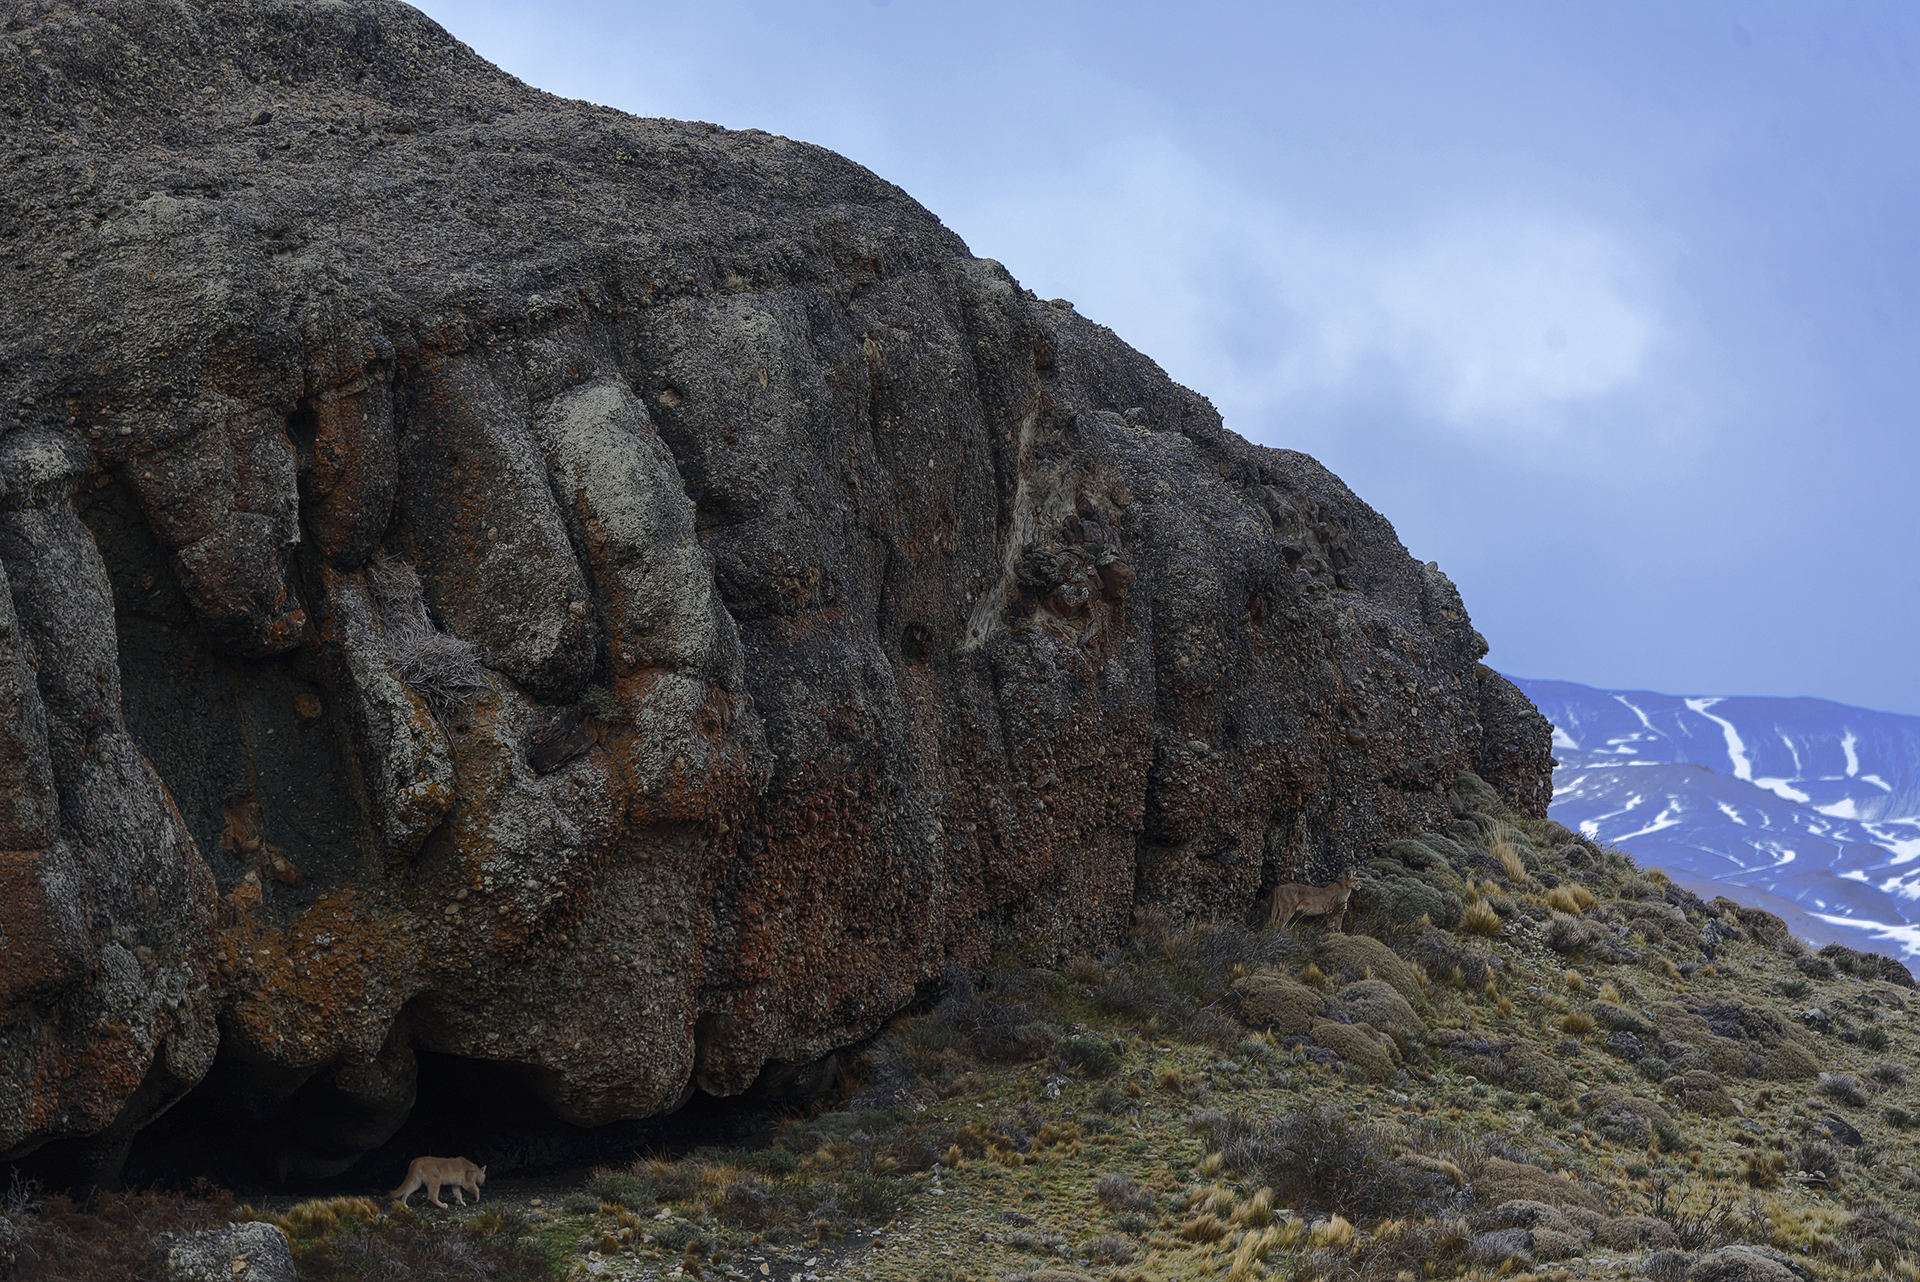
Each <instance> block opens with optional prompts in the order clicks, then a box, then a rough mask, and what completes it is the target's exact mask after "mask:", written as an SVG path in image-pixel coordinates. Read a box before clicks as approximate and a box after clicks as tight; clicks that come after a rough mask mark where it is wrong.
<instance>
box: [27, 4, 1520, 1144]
mask: <svg viewBox="0 0 1920 1282" xmlns="http://www.w3.org/2000/svg"><path fill="white" fill-rule="evenodd" d="M0 13H3V14H4V17H5V23H4V32H0V158H3V159H4V163H5V165H6V169H5V173H4V177H0V279H4V282H5V289H4V291H0V566H3V567H4V574H5V585H6V589H7V590H6V591H5V592H0V935H3V936H4V947H5V950H6V951H5V956H6V964H5V969H4V971H0V1021H3V1023H0V1160H12V1159H15V1158H19V1157H21V1156H23V1155H26V1154H29V1153H33V1152H35V1151H36V1150H38V1151H39V1155H38V1158H37V1159H36V1160H39V1161H41V1162H43V1163H44V1164H45V1165H46V1167H47V1168H48V1169H54V1170H64V1171H69V1172H75V1173H78V1174H79V1175H82V1176H89V1175H92V1176H97V1175H101V1174H104V1175H108V1176H110V1175H111V1173H112V1172H113V1170H114V1169H115V1168H116V1164H117V1163H118V1162H119V1161H120V1160H121V1157H122V1155H123V1154H124V1153H125V1151H126V1146H127V1143H128V1141H129V1140H130V1139H131V1137H132V1136H133V1135H134V1134H135V1133H136V1132H137V1131H138V1130H139V1129H140V1128H141V1127H142V1126H144V1125H145V1124H147V1123H148V1122H149V1121H150V1120H151V1119H153V1118H154V1117H155V1116H156V1115H157V1114H159V1113H160V1112H161V1111H163V1110H164V1109H166V1108H167V1107H168V1106H170V1105H171V1104H172V1103H173V1102H174V1101H176V1100H177V1099H179V1098H180V1096H181V1095H182V1094H183V1093H184V1092H186V1091H187V1090H189V1089H190V1088H191V1087H192V1086H194V1084H196V1083H198V1082H200V1081H201V1080H202V1079H203V1078H206V1077H207V1076H208V1075H209V1073H211V1074H212V1077H211V1079H210V1081H209V1089H210V1091H212V1090H213V1088H215V1087H217V1100H218V1103H219V1107H220V1108H222V1109H224V1110H225V1112H224V1117H225V1119H226V1124H225V1126H224V1128H223V1129H222V1134H224V1135H227V1136H230V1137H232V1142H233V1143H235V1144H251V1145H254V1146H255V1148H256V1149H257V1156H258V1157H259V1158H260V1159H261V1161H262V1162H263V1163H264V1164H265V1167H264V1169H266V1170H268V1171H269V1172H271V1173H273V1174H277V1175H280V1176H284V1177H295V1176H312V1175H320V1174H325V1173H327V1172H332V1171H338V1170H341V1169H344V1168H345V1167H346V1166H347V1165H349V1164H351V1162H352V1161H353V1160H354V1159H355V1157H356V1156H357V1155H358V1154H360V1153H361V1152H364V1151H365V1150H367V1149H368V1148H370V1147H372V1146H374V1145H377V1144H379V1143H380V1142H381V1141H382V1140H383V1139H384V1138H385V1137H386V1136H387V1135H389V1134H391V1133H392V1132H393V1130H394V1128H395V1127H396V1126H397V1125H398V1124H399V1122H400V1120H401V1119H403V1118H404V1117H405V1115H406V1113H407V1111H408V1109H409V1108H410V1107H411V1105H412V1103H413V1097H414V1083H415V1077H416V1067H415V1058H414V1057H415V1053H416V1052H417V1051H421V1050H430V1051H434V1052H438V1053H441V1054H446V1055H452V1056H460V1057H466V1058H468V1059H472V1060H476V1061H487V1062H488V1063H490V1064H492V1065H496V1066H498V1065H505V1066H510V1067H512V1068H513V1069H515V1070H517V1071H519V1072H520V1073H522V1074H523V1075H524V1078H525V1080H526V1081H527V1082H528V1083H529V1084H530V1085H531V1087H532V1088H533V1089H535V1090H536V1091H538V1092H539V1094H540V1096H541V1097H542V1098H543V1099H544V1100H545V1101H546V1102H547V1103H548V1104H549V1105H550V1106H551V1108H552V1109H553V1110H554V1111H555V1112H556V1113H557V1114H558V1115H559V1116H560V1117H562V1118H565V1119H568V1120H571V1121H575V1122H582V1123H597V1122H603V1121H608V1120H612V1119H620V1118H634V1117H642V1116H647V1115H650V1114H656V1113H659V1112H662V1111H664V1110H668V1109H671V1108H673V1107H674V1106H675V1105H676V1104H678V1103H679V1102H681V1101H683V1100H685V1099H686V1098H687V1097H688V1096H689V1094H690V1093H691V1092H692V1091H694V1090H695V1089H696V1088H698V1089H700V1090H704V1091H707V1092H710V1093H714V1094H719V1095H729V1094H735V1093H740V1092H745V1091H748V1090H750V1089H754V1088H755V1087H756V1084H758V1086H759V1087H760V1088H762V1089H764V1088H766V1087H768V1086H770V1085H773V1084H777V1083H779V1082H780V1081H782V1080H784V1079H785V1078H787V1077H789V1076H791V1075H792V1074H793V1073H794V1072H795V1071H796V1070H798V1069H800V1068H801V1066H805V1065H807V1064H809V1063H811V1062H815V1061H817V1060H818V1059H819V1058H820V1057H821V1056H823V1055H826V1054H827V1053H829V1052H830V1051H832V1050H833V1049H834V1048H835V1047H838V1046H843V1045H846V1044H848V1043H849V1042H851V1041H854V1040H856V1039H858V1038H860V1037H862V1036H864V1035H865V1034H867V1033H868V1032H870V1031H871V1030H873V1029H874V1028H875V1027H876V1026H877V1025H878V1024H879V1023H880V1021H882V1020H884V1019H885V1018H887V1017H888V1016H889V1015H890V1014H891V1013H893V1012H894V1011H897V1010H898V1009H900V1008H901V1007H902V1006H903V1005H905V1004H906V1003H908V1002H909V1001H910V1000H911V999H912V997H913V995H914V992H915V988H916V986H917V985H922V984H924V983H927V982H928V981H932V980H937V979H938V977H939V976H940V975H941V973H942V971H943V969H944V967H945V966H947V965H948V964H949V963H950V962H958V963H960V964H978V963H980V962H982V961H984V960H985V958H986V957H987V956H988V954H989V952H990V950H991V949H992V948H993V947H994V946H995V945H996V944H998V943H1018V944H1020V945H1022V946H1023V947H1027V948H1029V949H1032V950H1036V951H1038V952H1040V953H1042V954H1046V955H1051V956H1056V957H1057V956H1061V955H1065V954H1068V953H1071V952H1074V951H1076V950H1086V949H1094V948H1096V947H1098V946H1100V945H1101V944H1103V943H1105V942H1109V941H1112V940H1113V939H1115V938H1116V937H1117V936H1118V935H1119V934H1120V933H1121V932H1123V931H1124V929H1125V928H1126V926H1127V924H1128V921H1129V918H1130V914H1131V913H1132V912H1133V910H1134V909H1135V907H1136V906H1138V905H1141V904H1145V903H1155V904H1162V905H1166V906H1168V907H1170V908H1172V909H1174V910H1176V911H1179V912H1186V913H1208V914H1236V915H1239V914H1246V913H1248V912H1250V911H1251V909H1252V906H1253V905H1254V903H1255V901H1256V899H1257V898H1258V897H1259V896H1260V894H1261V893H1262V891H1263V890H1264V889H1266V888H1268V887H1270V886H1271V885H1273V884H1274V883H1275V882H1276V881H1281V880H1299V879H1304V880H1313V881H1324V880H1327V879H1329V878H1331V877H1333V876H1334V875H1336V874H1337V873H1339V872H1340V871H1341V870H1342V869H1344V868H1345V867H1347V866H1348V865H1349V864H1351V863H1354V862H1357V861H1360V860H1363V859H1365V858H1366V857H1367V856H1368V855H1369V853H1370V852H1371V851H1373V850H1374V849H1375V848H1376V847H1378V846H1380V845H1382V844H1383V843H1384V842H1386V841H1388V840H1390V839H1392V838H1394V837H1396V836H1399V835H1401V834H1403V833H1405V832H1408V831H1410V830H1413V829H1416V828H1421V827H1428V828H1440V829H1442V830H1444V828H1445V827H1446V824H1447V822H1448V820H1449V815H1448V809H1447V800H1446V795H1445V788H1446V786H1447V785H1448V784H1449V783H1450V782H1451V781H1452V779H1453V778H1454V776H1455V775H1456V774H1457V773H1458V772H1459V771H1461V770H1463V769H1469V768H1476V767H1477V768H1479V769H1480V770H1482V771H1483V773H1485V774H1486V775H1487V777H1488V778H1490V779H1491V780H1493V781H1494V782H1495V783H1496V784H1497V785H1498V786H1499V787H1500V788H1501V789H1502V791H1503V792H1504V793H1505V794H1506V795H1507V796H1508V798H1509V800H1510V801H1512V802H1513V803H1514V804H1515V805H1517V806H1520V807H1522V808H1524V809H1526V810H1528V811H1530V812H1531V813H1534V814H1544V806H1545V800H1546V795H1547V792H1546V788H1547V774H1546V772H1547V770H1548V769H1549V766H1548V758H1547V733H1548V732H1547V729H1546V726H1545V723H1544V722H1543V721H1541V720H1540V719H1539V717H1538V716H1537V714H1535V713H1534V712H1533V710H1532V708H1531V705H1529V704H1527V703H1526V701H1525V699H1524V698H1521V697H1520V696H1519V695H1518V693H1517V692H1515V691H1514V690H1513V689H1512V687H1510V686H1509V685H1507V684H1506V683H1505V682H1504V681H1503V680H1502V679H1501V678H1500V677H1498V676H1497V675H1495V674H1493V673H1491V672H1490V671H1489V670H1487V669H1485V668H1483V667H1480V666H1479V665H1478V663H1477V660H1478V659H1479V658H1480V657H1481V655H1482V654H1483V653H1484V652H1485V649H1486V647H1485V643H1484V642H1483V641H1482V640H1481V639H1480V637H1479V635H1478V634H1477V633H1475V632H1474V630H1473V628H1472V626H1471V624H1470V623H1469V621H1468V618H1467V614H1466V610H1465V608H1464V607H1463V606H1462V604H1461V601H1460V598H1459V595H1458V594H1457V593H1456V592H1455V591H1454V589H1453V587H1452V585H1451V584H1450V583H1449V582H1448V581H1447V579H1446V577H1445V576H1444V575H1442V574H1441V573H1440V571H1439V569H1438V568H1437V567H1435V566H1432V565H1428V566H1424V567H1423V566H1421V565H1420V564H1418V563H1416V562H1415V561H1413V560H1412V559H1410V558H1409V557H1408V555H1407V553H1406V551H1405V550H1404V549H1403V548H1402V547H1401V545H1400V544H1399V542H1398V541H1397V539H1396V538H1395V536H1394V533H1393V529H1392V527H1391V526H1389V525H1388V523H1387V522H1386V521H1385V520H1384V519H1382V518H1381V517H1380V516H1379V515H1377V514H1376V513H1374V512H1373V511H1372V510H1371V509H1369V508H1368V507H1367V506H1366V505H1365V504H1363V503H1361V502H1360V501H1359V500H1358V499H1356V498H1355V497H1354V496H1353V495H1352V494H1351V493H1350V492H1349V491H1348V490H1347V489H1346V487H1345V486H1344V485H1342V484H1341V483H1340V481H1339V480H1338V479H1337V478H1335V477H1334V476H1332V475H1331V474H1330V473H1328V472H1327V471H1326V470H1325V469H1324V468H1322V467H1320V466H1319V465H1318V464H1316V463H1315V462H1314V461H1313V460H1312V459H1310V458H1307V457H1305V456H1303V455H1300V454H1296V453H1291V452H1287V451H1276V450H1269V449H1264V448H1259V447H1255V446H1252V445H1249V444H1248V443H1246V442H1245V441H1243V440H1241V439H1240V438H1239V437H1237V436H1235V435H1233V434H1232V433H1230V432H1227V431H1225V430H1223V428H1222V427H1221V424H1220V421H1219V416H1218V415H1217V414H1216V413H1215V412H1214V411H1213V409H1212V408H1211V407H1210V406H1209V405H1208V404H1207V402H1206V401H1205V400H1204V399H1202V398H1201V397H1199V396H1197V395H1195V394H1194V393H1192V392H1190V391H1188V390H1186V389H1184V388H1182V387H1179V386H1177V385H1175V384H1174V383H1172V382H1171V381H1170V380H1168V379H1167V377H1166V376H1165V375H1164V374H1163V373H1162V372H1161V371H1160V370H1159V368H1158V367H1157V366H1155V365H1154V364H1153V362H1152V361H1150V360H1148V359H1146V358H1145V357H1143V356H1141V355H1140V354H1139V353H1137V352H1134V351H1132V350H1131V349H1129V348H1128V347H1126V346H1125V345H1124V344H1122V343H1121V342H1120V341H1119V340H1118V339H1116V338H1115V337H1114V336H1113V334H1112V333H1110V332H1109V331H1107V330H1105V329H1103V328H1101V327H1100V326H1099V325H1097V324H1094V323H1092V322H1091V321H1088V320H1086V319H1083V318H1082V317H1080V316H1078V315H1076V314H1075V313H1074V311H1073V310H1072V308H1071V307H1069V306H1067V305H1065V304H1063V303H1053V304H1049V303H1046V302H1043V301H1039V300H1037V299H1035V298H1034V297H1033V296H1032V295H1030V294H1029V293H1027V292H1025V291H1023V290H1022V289H1021V288H1020V287H1019V286H1018V285H1017V284H1016V283H1015V282H1014V281H1013V280H1012V279H1011V278H1010V277H1009V275H1008V274H1007V272H1006V271H1005V270H1003V269H1002V268H1001V267H1000V266H999V265H998V264H996V263H994V262H992V261H990V260H985V259H979V258H975V257H973V256H971V255H970V254H969V253H968V251H967V248H966V246H964V245H963V244H962V243H961V242H960V241H959V239H958V238H957V237H955V236H953V235H952V234H951V233H950V232H948V231H946V230H945V229H944V228H943V227H941V226H940V224H939V222H938V221H937V220H936V219H934V217H933V216H932V215H930V214H929V213H928V212H927V211H925V210H924V209H922V208H920V207H919V206H918V205H916V204H914V203H913V201H911V200H910V199H908V198H907V196H906V195H905V194H904V193H902V192H901V191H900V190H899V189H898V188H895V187H893V186H891V185H889V184H888V183H886V182H884V181H881V180H880V179H878V178H875V177H874V176H873V175H872V174H869V173H867V172H866V171H864V170H862V169H860V168H859V167H858V166H856V165H854V164H852V163H850V162H848V161H846V160H844V159H842V158H840V157H838V156H835V155H832V154H831V153H828V152H824V151H821V150H819V149H818V148H814V147H809V146H805V145H802V144H798V143H794V142H789V141H787V140H786V139H782V138H776V137H771V136H769V135H766V134H764V133H760V132H757V131H752V130H749V131H746V132H744V133H729V132H727V131H724V130H721V129H717V128H713V127H710V126H706V125H699V124H683V123H677V122H670V121H657V120H636V119H632V118H629V117H626V116H623V115H620V114H619V113H617V112H613V111H609V110H605V109H602V108H597V107H591V106H587V105H584V104H581V103H575V102H566V101H561V100H557V99H554V98H552V97H549V96H547V95H544V94H541V93H539V92H537V91H535V90H532V89H529V88H527V87H526V86H524V85H521V84H519V83H518V82H516V81H514V80H512V79H510V78H509V77H507V76H505V75H503V74H502V73H500V72H499V71H497V70H495V69H494V68H492V67H490V66H488V65H486V64H485V63H483V62H481V61H480V60H479V59H478V58H476V57H475V56H474V55H473V54H472V52H471V51H469V50H468V49H466V48H465V47H464V46H462V45H460V44H458V43H457V42H455V41H454V40H452V39H451V38H450V37H448V36H447V35H446V33H444V32H442V31H441V30H440V29H439V28H437V27H435V26H434V25H433V24H432V23H431V22H429V21H428V20H427V19H426V18H424V17H423V16H422V15H420V14H418V13H417V12H415V11H413V10H412V9H409V8H406V7H405V6H403V5H400V4H397V3H391V2H389V0H354V2H353V3H347V4H317V3H297V4H294V3H284V2H280V0H270V2H268V3H251V2H249V3H237V2H236V3H181V4H174V5H157V4H114V3H108V2H106V0H99V2H92V0H89V2H86V3H81V4H78V5H61V6H38V5H35V6H20V5H14V6H10V7H8V8H6V9H4V10H0ZM1483 725H1485V726H1486V727H1487V729H1486V730H1485V731H1483V730H1482V726H1483Z"/></svg>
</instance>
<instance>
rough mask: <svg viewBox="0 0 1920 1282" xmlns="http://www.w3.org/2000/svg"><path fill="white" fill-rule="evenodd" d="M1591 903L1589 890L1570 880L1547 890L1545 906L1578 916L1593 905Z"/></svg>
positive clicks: (1591, 897)
mask: <svg viewBox="0 0 1920 1282" xmlns="http://www.w3.org/2000/svg"><path fill="white" fill-rule="evenodd" d="M1593 903H1594V900H1593V892H1592V891H1591V890H1588V889H1587V888H1586V887H1585V886H1576V885H1574V884H1572V883H1571V882H1564V883H1562V884H1560V885H1558V886H1555V887H1554V888H1553V889H1552V890H1550V891H1548V892H1547V907H1549V908H1552V909H1554V910H1555V911H1556V912H1563V913H1566V914H1567V915H1568V916H1569V917H1578V916H1579V915H1580V914H1581V913H1583V912H1585V911H1587V909H1589V908H1591V907H1593Z"/></svg>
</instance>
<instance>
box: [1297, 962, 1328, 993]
mask: <svg viewBox="0 0 1920 1282" xmlns="http://www.w3.org/2000/svg"><path fill="white" fill-rule="evenodd" d="M1300 982H1301V983H1303V984H1305V985H1306V986H1307V987H1309V988H1325V987H1326V986H1327V976H1326V973H1325V972H1324V971H1322V970H1321V969H1320V968H1319V967H1318V966H1316V965H1314V964H1313V963H1312V962H1308V963H1307V968H1306V969H1305V970H1303V971H1301V972H1300Z"/></svg>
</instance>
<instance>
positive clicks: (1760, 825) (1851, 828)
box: [1510, 677, 1920, 957]
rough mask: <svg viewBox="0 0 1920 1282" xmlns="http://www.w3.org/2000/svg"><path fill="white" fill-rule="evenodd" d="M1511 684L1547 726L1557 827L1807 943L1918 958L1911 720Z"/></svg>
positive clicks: (1916, 793)
mask: <svg viewBox="0 0 1920 1282" xmlns="http://www.w3.org/2000/svg"><path fill="white" fill-rule="evenodd" d="M1510 679H1511V680H1512V681H1513V682H1514V684H1515V685H1517V686H1519V687H1520V689H1521V690H1522V691H1524V692H1525V693H1526V695H1527V697H1528V698H1530V699H1532V700H1533V702H1534V704H1535V706H1537V707H1538V708H1539V709H1540V711H1541V712H1542V713H1543V714H1545V716H1546V718H1547V719H1548V720H1549V721H1551V722H1552V723H1553V725H1554V736H1553V742H1554V757H1555V758H1556V760H1558V762H1559V763H1560V764H1559V768H1558V769H1557V770H1555V772H1554V783H1553V787H1554V793H1553V804H1552V811H1551V813H1552V815H1553V817H1554V818H1555V819H1557V820H1559V821H1560V822H1561V823H1564V824H1566V825H1567V826H1568V827H1571V828H1578V829H1580V830H1581V831H1583V832H1585V833H1587V834H1588V835H1589V836H1592V837H1594V838H1596V839H1597V840H1600V841H1605V842H1607V843H1609V844H1611V845H1616V846H1619V847H1621V848H1622V849H1624V850H1627V851H1629V852H1631V853H1632V854H1633V855H1634V857H1635V858H1636V859H1639V860H1640V861H1641V862H1642V863H1648V864H1653V865H1656V866H1658V867H1661V868H1664V869H1666V870H1667V871H1669V872H1670V873H1672V874H1673V875H1674V876H1675V877H1676V878H1678V879H1679V880H1681V881H1683V882H1685V883H1687V884H1689V885H1691V886H1693V887H1694V888H1695V889H1701V888H1702V887H1703V886H1705V885H1706V884H1708V883H1711V884H1713V885H1716V886H1723V887H1728V888H1733V887H1739V888H1742V889H1743V890H1744V891H1746V892H1748V893H1746V894H1741V893H1739V892H1737V891H1736V892H1735V897H1736V898H1742V899H1748V900H1751V901H1753V902H1755V903H1759V904H1761V905H1762V906H1764V907H1767V908H1770V909H1772V910H1773V911H1776V912H1781V913H1782V915H1783V916H1786V917H1787V918H1788V919H1789V921H1790V922H1791V924H1792V925H1793V926H1794V929H1795V931H1796V933H1799V934H1803V935H1805V936H1807V937H1808V938H1810V939H1813V940H1815V941H1817V942H1828V941H1839V942H1842V943H1845V944H1848V945H1849V946H1851V947H1855V948H1870V949H1875V950H1877V951H1881V952H1889V953H1893V954H1895V955H1904V956H1906V957H1915V956H1920V717H1909V716H1902V715H1899V714H1897V713H1890V712H1875V711H1871V710H1869V709H1865V708H1852V707H1848V706H1846V705H1844V704H1838V703H1829V702H1827V701H1825V700H1823V699H1766V698H1752V697H1712V696H1707V697H1702V696H1684V695H1667V694H1654V693H1650V692H1647V691H1637V690H1596V689H1594V688H1592V687H1591V686H1584V685H1579V684H1576V683H1574V682H1571V681H1541V680H1528V679H1525V678H1521V677H1513V678H1510Z"/></svg>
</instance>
